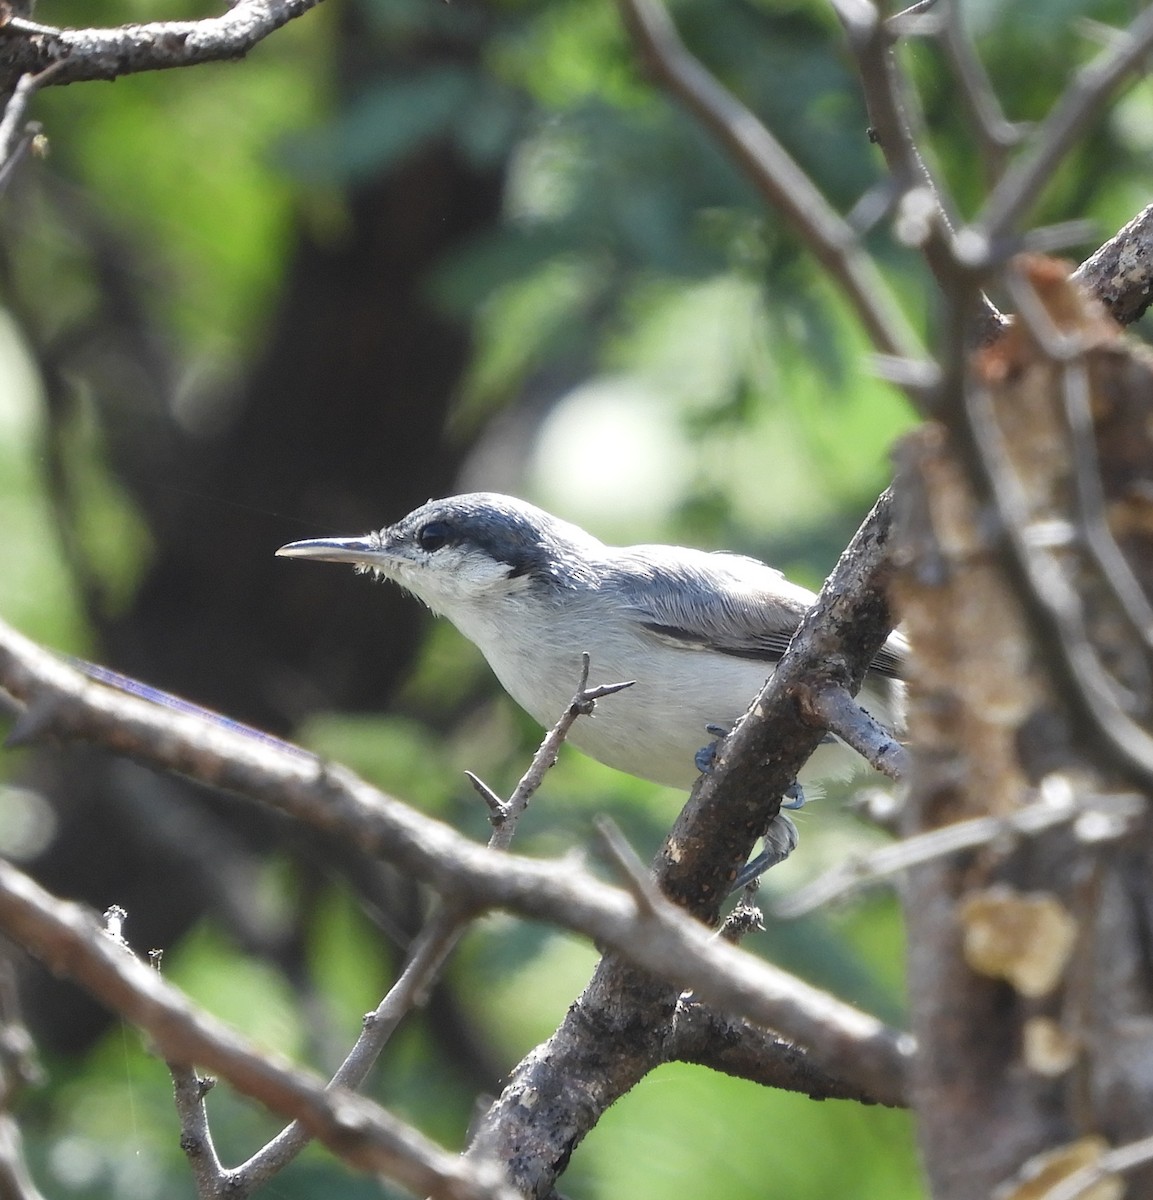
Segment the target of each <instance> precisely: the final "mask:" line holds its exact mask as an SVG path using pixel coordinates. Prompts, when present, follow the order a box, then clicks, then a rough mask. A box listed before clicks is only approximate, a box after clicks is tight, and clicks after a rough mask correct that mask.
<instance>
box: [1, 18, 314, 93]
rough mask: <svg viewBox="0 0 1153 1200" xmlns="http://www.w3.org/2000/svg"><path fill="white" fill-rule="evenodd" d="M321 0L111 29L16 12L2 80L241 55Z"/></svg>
mask: <svg viewBox="0 0 1153 1200" xmlns="http://www.w3.org/2000/svg"><path fill="white" fill-rule="evenodd" d="M319 3H320V0H238V3H237V4H236V5H235V6H234V7H232V8H231V9H230V10H229V11H228V12H227V13H224V14H222V15H221V16H218V17H204V18H203V19H201V20H199V21H150V22H146V23H145V24H142V25H121V26H117V27H115V28H112V29H57V28H54V27H53V26H50V25H40V24H37V23H35V22H32V21H25V20H23V19H22V18H19V17H14V18H12V20H10V21H9V22H8V23H7V24H6V25H4V26H3V27H0V79H8V80H15V79H17V78H18V77H19V76H21V75H35V74H38V73H39V72H42V71H43V70H44V69H45V68H46V67H48V66H51V65H53V64H59V67H58V69H57V71H56V73H55V75H54V76H53V78H52V80H51V82H52V83H53V84H64V83H79V82H81V81H83V80H92V79H105V80H108V79H117V78H119V77H120V76H121V75H132V74H135V73H137V72H139V71H162V70H168V69H170V68H172V67H192V66H196V65H198V64H200V63H206V62H220V61H226V60H230V59H237V58H243V57H244V55H245V54H247V53H248V51H249V50H251V49H252V48H253V47H254V46H255V45H257V43H259V42H260V41H262V40H263V39H264V38H266V37H268V35H269V34H270V33H274V32H275V31H276V30H277V29H279V28H280V27H281V26H282V25H286V24H287V23H288V22H289V21H291V20H293V19H294V18H296V17H299V16H302V15H303V14H304V13H306V12H308V10H309V9H311V8H315V7H316V5H317V4H319Z"/></svg>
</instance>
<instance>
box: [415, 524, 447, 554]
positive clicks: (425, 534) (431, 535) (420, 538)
mask: <svg viewBox="0 0 1153 1200" xmlns="http://www.w3.org/2000/svg"><path fill="white" fill-rule="evenodd" d="M451 534H452V527H451V526H450V525H449V523H448V522H447V521H429V523H428V524H427V525H425V526H423V527H422V528H421V530H420V531H419V532H418V533H417V535H416V544H417V545H418V546H419V547H420V548H421V549H422V550H423V551H425V553H427V554H431V553H432V552H433V551H434V550H439V549H440V548H441V546H443V545H445V544H446V543H447V542H448V540H449V537H450V536H451Z"/></svg>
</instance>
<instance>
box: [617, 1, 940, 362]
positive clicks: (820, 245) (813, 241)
mask: <svg viewBox="0 0 1153 1200" xmlns="http://www.w3.org/2000/svg"><path fill="white" fill-rule="evenodd" d="M620 8H621V13H622V15H623V17H624V22H625V26H626V27H627V29H628V30H629V33H630V34H631V35H632V38H633V40H634V42H635V43H636V46H637V49H638V50H639V52H640V54H641V56H642V58H643V59H644V61H645V63H646V64H647V66H648V68H649V70H650V71H651V72H652V74H653V76H654V77H655V78H656V79H657V80H658V81H659V82H660V83H661V84H662V85H663V86H664V87H665V88H667V89H668V91H669V92H670V93H672V94H673V95H674V96H675V97H676V98H677V99H678V100H680V102H681V103H682V104H683V105H684V106H685V107H686V108H687V109H688V110H689V111H690V112H691V113H692V114H693V115H694V116H695V117H696V118H697V119H698V120H699V121H700V122H701V124H702V125H703V126H704V127H705V128H706V129H707V130H708V131H709V132H711V133H712V134H713V135H714V137H716V139H717V140H718V141H719V142H720V143H721V144H722V145H723V146H724V147H725V148H726V149H727V150H728V151H729V153H730V154H731V155H732V156H733V158H734V159H735V160H736V162H737V165H738V166H739V167H740V168H741V170H742V171H744V173H745V174H746V176H748V178H749V179H750V180H751V181H752V182H753V184H754V186H755V187H756V188H757V189H758V190H759V191H760V193H761V195H762V196H763V197H764V198H765V200H766V201H767V202H768V203H769V204H770V205H771V206H772V207H773V208H774V209H776V210H777V211H779V212H780V213H781V214H782V215H783V216H784V217H785V219H786V220H787V221H788V222H789V223H790V224H791V225H792V227H793V229H794V230H795V231H796V233H797V234H798V236H799V237H800V238H801V239H802V240H803V241H804V242H805V244H806V245H807V246H808V247H809V249H810V250H811V251H812V252H813V253H814V254H815V255H816V257H817V259H818V260H819V261H820V262H821V264H822V265H823V266H824V267H825V268H826V269H827V270H828V272H829V274H830V276H831V277H832V278H833V279H834V280H835V281H836V282H837V283H838V285H839V286H840V288H841V290H842V292H843V293H844V294H845V296H846V297H847V298H848V300H849V302H850V303H851V304H852V306H853V308H854V309H855V311H856V313H857V316H858V317H859V318H860V321H861V324H862V325H863V326H864V328H865V331H866V332H867V333H868V335H869V337H870V338H871V339H872V341H873V344H874V346H875V347H876V348H877V349H878V350H879V351H880V352H881V353H882V354H888V355H895V356H896V357H899V358H908V359H914V360H919V359H921V358H923V357H924V352H923V350H922V348H921V345H920V340H919V339H918V337H917V335H916V334H915V333H914V332H913V330H912V328H911V326H910V325H909V323H908V321H907V320H906V319H905V315H904V313H902V312H901V309H900V307H899V306H898V304H897V303H896V301H895V300H894V298H893V295H892V292H891V291H890V289H889V286H888V284H887V283H886V282H885V279H884V277H883V276H882V275H881V274H880V272H879V271H878V270H877V269H876V266H875V264H874V263H873V261H872V259H871V258H870V257H869V256H868V254H866V253H865V252H864V250H863V249H862V248H861V245H860V242H859V241H858V239H857V236H856V234H855V233H854V232H853V229H852V227H851V226H850V225H849V224H848V223H847V222H846V221H844V220H843V219H842V218H841V217H840V216H838V214H837V213H836V212H835V211H834V210H833V208H832V207H831V206H830V205H829V203H828V201H827V200H826V199H825V197H824V196H823V195H822V194H821V192H820V191H819V189H818V188H817V187H816V186H815V185H814V184H813V182H812V180H811V179H809V177H808V176H807V175H806V174H805V173H804V171H802V170H801V168H800V167H799V166H798V165H797V163H796V162H794V160H793V159H792V158H791V157H790V156H789V154H788V152H787V151H786V150H785V148H784V147H783V146H782V145H781V144H780V143H779V142H778V141H777V140H776V138H774V137H773V135H772V134H771V133H770V132H769V131H768V129H766V128H765V126H764V125H763V124H762V123H761V122H760V121H758V120H757V118H756V117H755V116H754V115H753V113H751V112H750V111H749V110H748V109H747V108H746V107H745V106H744V105H743V104H741V103H740V102H739V101H738V100H737V99H736V98H735V97H734V96H733V95H731V94H730V93H729V92H728V91H726V90H725V88H723V87H722V86H721V84H720V83H719V82H718V81H717V80H716V79H715V78H714V77H713V76H712V75H710V74H709V72H708V71H706V70H705V68H704V67H703V66H701V64H700V63H699V62H698V61H697V60H696V59H695V58H694V57H693V56H692V55H691V54H690V53H689V52H688V50H687V49H686V48H685V46H684V44H683V43H682V42H681V40H680V38H679V37H678V36H677V33H676V30H675V28H674V27H673V24H672V22H671V21H670V20H669V16H668V13H667V12H666V11H665V9H664V8H663V7H662V6H661V4H660V0H620Z"/></svg>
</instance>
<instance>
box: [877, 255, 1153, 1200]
mask: <svg viewBox="0 0 1153 1200" xmlns="http://www.w3.org/2000/svg"><path fill="white" fill-rule="evenodd" d="M1028 269H1029V270H1030V271H1031V272H1032V275H1033V284H1034V287H1035V288H1036V289H1037V291H1038V292H1039V293H1040V294H1041V295H1042V298H1043V301H1044V303H1045V305H1046V307H1047V309H1048V311H1049V316H1050V319H1051V320H1052V321H1053V322H1054V324H1055V325H1056V326H1057V327H1058V328H1059V329H1061V330H1062V331H1063V332H1066V333H1068V334H1077V335H1078V336H1081V337H1084V338H1085V339H1087V340H1088V341H1089V342H1090V343H1091V344H1092V347H1093V348H1092V349H1090V350H1089V351H1088V354H1087V366H1088V371H1089V381H1090V384H1089V395H1090V396H1091V400H1090V407H1091V413H1092V420H1093V425H1094V430H1095V442H1096V448H1097V455H1098V456H1099V458H1100V467H1101V477H1102V479H1103V483H1104V489H1105V500H1106V506H1107V512H1108V517H1109V525H1110V528H1111V531H1112V533H1113V535H1114V536H1115V537H1116V538H1117V540H1118V542H1119V543H1120V545H1121V548H1122V549H1123V551H1124V553H1125V556H1126V558H1127V560H1128V562H1129V564H1130V566H1131V568H1132V569H1133V571H1134V572H1135V574H1136V576H1137V578H1138V579H1139V580H1140V583H1141V586H1142V587H1143V589H1144V591H1145V593H1146V594H1153V536H1151V535H1153V522H1150V521H1149V520H1148V516H1149V513H1150V511H1153V510H1151V508H1150V496H1153V436H1151V434H1153V366H1151V365H1150V360H1149V358H1148V356H1147V355H1146V354H1145V353H1144V352H1142V351H1141V350H1139V349H1136V348H1133V347H1131V346H1129V345H1128V344H1127V343H1126V342H1125V341H1124V340H1123V339H1122V338H1121V337H1120V335H1119V334H1118V333H1117V332H1116V330H1115V329H1114V328H1113V327H1111V325H1110V324H1109V323H1107V321H1106V320H1105V319H1104V318H1103V317H1102V316H1101V315H1100V313H1099V311H1098V310H1097V309H1096V308H1095V307H1094V306H1092V305H1090V304H1089V303H1088V302H1086V301H1083V300H1082V298H1081V297H1080V295H1079V294H1078V293H1077V292H1076V291H1075V290H1074V289H1073V288H1071V287H1068V286H1067V285H1066V284H1065V283H1064V282H1063V272H1061V273H1060V276H1059V277H1058V275H1057V274H1055V272H1054V269H1053V267H1052V265H1051V264H1040V263H1034V264H1031V265H1030V267H1029V268H1028ZM1067 386H1068V385H1067V380H1066V377H1065V375H1064V374H1063V368H1062V367H1061V366H1060V364H1058V363H1056V362H1053V361H1051V360H1050V359H1048V358H1046V356H1045V355H1044V353H1042V351H1041V349H1040V348H1039V346H1038V345H1037V343H1036V342H1035V340H1034V339H1033V338H1032V337H1030V336H1029V335H1028V333H1027V332H1026V331H1025V329H1024V328H1023V327H1022V326H1018V328H1017V329H1016V330H1015V331H1014V332H1013V333H1012V334H1010V335H1009V336H1008V337H1006V338H1003V339H1002V340H1001V341H1000V342H998V343H997V344H996V345H995V346H993V347H991V348H989V349H987V350H985V351H982V352H981V354H980V355H979V356H978V357H977V359H976V361H975V362H974V363H973V364H972V369H971V376H970V378H969V379H968V381H967V388H968V391H969V403H970V406H971V408H972V405H973V404H974V400H973V397H974V396H979V395H980V394H984V395H985V396H987V397H988V399H989V400H990V402H991V405H992V412H993V414H994V425H995V427H996V430H997V431H998V433H997V436H998V438H999V440H1000V442H1001V444H1002V446H1003V449H1004V462H1003V463H1002V464H1001V466H1000V468H999V470H1000V471H1001V473H1002V475H1005V474H1007V475H1009V476H1011V477H1012V479H1014V480H1015V484H1014V494H1015V495H1016V496H1017V498H1018V500H1019V502H1020V505H1021V512H1022V514H1023V516H1024V519H1025V522H1026V524H1027V527H1028V529H1029V530H1030V535H1031V537H1032V539H1033V541H1034V542H1035V544H1036V545H1037V546H1038V547H1039V550H1038V552H1039V553H1040V554H1042V555H1044V556H1046V561H1047V563H1048V565H1049V566H1050V567H1052V569H1053V570H1055V571H1058V572H1060V573H1061V574H1062V576H1063V577H1064V578H1065V579H1067V580H1071V581H1072V582H1073V584H1074V586H1075V589H1076V593H1077V595H1078V596H1079V598H1080V604H1081V610H1082V616H1083V624H1084V628H1085V630H1086V633H1087V637H1088V640H1089V641H1090V642H1091V643H1092V646H1093V648H1094V650H1095V652H1096V654H1097V655H1098V657H1099V659H1100V660H1101V661H1102V662H1104V663H1105V664H1106V665H1107V666H1108V668H1109V670H1110V674H1111V675H1112V677H1113V679H1114V680H1117V681H1118V684H1117V686H1118V687H1119V688H1123V689H1125V693H1126V695H1127V697H1128V698H1129V705H1128V707H1129V708H1130V709H1131V711H1132V712H1133V713H1134V714H1135V715H1138V716H1142V715H1143V716H1147V715H1148V713H1149V706H1150V685H1149V672H1148V652H1147V647H1146V646H1145V645H1144V644H1143V643H1142V640H1141V638H1140V637H1139V636H1138V634H1137V632H1136V630H1135V629H1134V628H1133V626H1132V625H1131V624H1130V623H1129V622H1127V621H1126V620H1125V618H1124V617H1123V615H1122V613H1121V609H1120V606H1119V604H1118V601H1117V596H1116V593H1115V592H1114V590H1113V588H1112V587H1111V586H1110V585H1109V584H1108V582H1107V581H1106V580H1105V579H1104V577H1103V574H1102V571H1101V568H1100V564H1099V563H1098V561H1097V560H1096V559H1095V558H1094V556H1093V555H1092V554H1091V553H1090V552H1089V549H1088V540H1089V538H1088V534H1087V532H1086V528H1087V525H1086V521H1085V518H1084V514H1083V512H1082V510H1081V507H1080V502H1079V501H1078V499H1077V497H1078V494H1079V491H1078V486H1077V481H1076V478H1075V474H1074V471H1075V465H1074V464H1075V462H1078V463H1079V465H1080V466H1081V467H1085V466H1086V465H1089V466H1091V465H1092V464H1091V463H1089V464H1086V462H1085V461H1084V456H1083V454H1080V453H1079V452H1076V451H1075V449H1074V447H1073V444H1072V438H1071V435H1070V426H1069V421H1068V420H1067V417H1066V414H1065V397H1066V387H1067ZM949 420H950V424H949V429H948V430H946V428H944V427H943V426H942V425H928V426H926V427H924V428H922V429H921V430H919V431H918V432H917V433H916V434H915V435H914V436H913V437H911V438H910V439H908V441H907V442H906V443H905V445H904V448H903V452H902V456H901V458H902V463H901V466H902V471H901V482H900V488H899V494H900V495H901V498H902V499H901V518H900V529H901V540H902V543H903V545H902V560H903V569H902V571H901V573H900V577H899V582H898V588H897V590H898V595H899V602H900V608H901V611H902V612H903V614H904V616H905V621H906V625H907V630H908V633H909V636H910V640H911V643H912V645H913V649H914V659H913V661H914V663H915V667H914V670H915V675H914V677H913V679H912V681H911V693H910V708H909V726H910V727H909V732H910V737H911V740H912V743H913V745H914V747H915V772H914V777H913V781H912V783H913V788H912V803H911V804H910V806H909V809H908V813H907V822H906V829H905V832H908V833H911V832H917V831H924V830H928V829H933V828H937V827H939V826H942V825H945V824H948V823H950V822H953V821H956V820H959V819H962V818H964V817H969V816H975V815H983V814H1004V813H1007V812H1010V811H1012V810H1014V809H1017V808H1019V807H1021V806H1023V805H1024V804H1026V803H1029V802H1033V801H1036V800H1037V798H1038V796H1043V795H1044V794H1045V793H1044V789H1046V788H1055V789H1059V790H1062V791H1065V790H1067V789H1073V791H1074V793H1075V794H1076V795H1077V796H1078V797H1083V798H1084V799H1085V801H1086V803H1088V801H1089V800H1090V798H1091V797H1092V795H1093V794H1095V793H1101V792H1107V791H1110V790H1115V789H1118V788H1125V789H1128V788H1130V787H1132V782H1131V780H1128V779H1126V778H1125V777H1124V776H1123V775H1122V774H1121V773H1120V772H1119V771H1118V763H1117V760H1116V758H1115V757H1114V756H1112V755H1111V754H1110V753H1109V752H1108V750H1107V749H1106V748H1105V747H1103V746H1102V743H1101V739H1100V738H1099V737H1096V736H1094V735H1093V731H1092V728H1091V723H1090V722H1089V721H1088V720H1086V719H1085V702H1084V700H1083V699H1079V698H1077V697H1075V696H1074V695H1073V694H1072V692H1071V690H1070V684H1069V679H1068V675H1067V671H1066V670H1065V665H1064V664H1065V656H1064V652H1063V651H1061V649H1060V647H1059V646H1058V645H1057V644H1055V641H1054V638H1053V636H1052V634H1051V633H1047V632H1046V627H1045V625H1044V623H1043V622H1041V621H1040V619H1039V613H1038V608H1039V606H1038V604H1037V603H1036V598H1035V596H1032V595H1030V593H1029V590H1028V589H1027V588H1026V587H1025V584H1024V581H1023V579H1022V577H1021V571H1020V570H1019V569H1018V566H1017V565H1016V564H1015V562H1014V561H1013V560H1012V559H1011V557H1010V556H1009V555H1008V554H1007V553H1006V545H1005V528H1004V525H1003V524H1001V523H1000V522H999V521H998V520H996V519H994V518H993V516H992V513H991V505H990V497H989V495H988V494H987V493H986V492H985V491H984V489H983V488H982V486H981V484H980V483H979V482H978V483H976V484H975V483H974V472H973V471H972V470H971V468H972V448H971V446H969V445H965V444H964V443H965V442H966V438H965V434H964V428H965V418H963V417H962V415H961V413H960V411H959V410H958V411H956V412H954V413H952V414H950V418H949ZM976 474H978V475H979V472H977V473H976ZM1085 832H1086V831H1085V829H1084V828H1081V829H1079V828H1078V826H1076V825H1075V826H1074V827H1073V828H1072V829H1061V830H1057V831H1050V832H1047V833H1045V834H1043V835H1041V836H1039V837H1036V838H1032V839H1028V840H1021V841H1017V840H1007V841H1005V842H1004V844H998V843H993V844H991V845H989V846H988V847H986V848H985V849H983V850H981V851H979V852H974V853H971V854H968V855H966V856H964V857H957V858H954V859H951V860H943V861H941V862H939V863H935V864H932V865H929V866H924V867H921V868H919V869H917V870H916V871H914V872H912V873H911V875H910V878H909V879H908V881H907V886H906V888H905V894H904V901H905V909H906V914H907V920H908V924H909V947H910V950H909V954H910V960H909V993H910V1002H911V1006H912V1015H913V1032H914V1033H915V1034H916V1036H917V1038H918V1042H919V1046H920V1049H919V1053H918V1055H917V1057H916V1060H915V1067H914V1081H913V1090H914V1105H915V1107H916V1108H917V1110H918V1114H919V1122H920V1136H921V1145H922V1150H923V1154H924V1157H925V1161H926V1166H927V1169H928V1173H929V1177H930V1180H931V1187H932V1194H933V1196H934V1200H970V1198H973V1200H975V1198H976V1197H988V1196H990V1195H991V1194H993V1193H994V1191H995V1190H996V1189H997V1188H998V1187H999V1186H1002V1185H1005V1186H1006V1189H1007V1190H1006V1191H1005V1192H1004V1193H999V1194H1004V1195H1006V1196H1022V1197H1023V1196H1025V1195H1027V1194H1031V1193H1028V1192H1027V1191H1025V1190H1020V1189H1023V1186H1024V1184H1023V1181H1024V1177H1025V1173H1026V1165H1027V1164H1032V1168H1034V1169H1035V1168H1037V1167H1039V1166H1040V1165H1041V1164H1042V1163H1045V1162H1048V1163H1049V1164H1050V1169H1051V1170H1052V1171H1055V1172H1056V1173H1057V1175H1056V1176H1049V1177H1048V1178H1049V1182H1050V1183H1052V1182H1055V1178H1056V1177H1059V1176H1060V1174H1061V1173H1062V1172H1063V1171H1066V1167H1064V1166H1060V1165H1058V1166H1053V1165H1052V1164H1053V1162H1054V1161H1057V1160H1062V1161H1063V1159H1062V1156H1064V1155H1067V1157H1068V1162H1069V1164H1070V1166H1069V1167H1068V1169H1071V1166H1072V1165H1076V1163H1077V1162H1078V1161H1081V1159H1079V1158H1078V1154H1079V1153H1080V1152H1081V1150H1082V1149H1083V1148H1084V1147H1089V1150H1088V1151H1086V1152H1087V1153H1090V1154H1092V1153H1096V1150H1094V1149H1093V1147H1094V1146H1096V1143H1093V1142H1087V1141H1084V1140H1083V1139H1087V1138H1092V1137H1094V1136H1100V1137H1103V1138H1104V1139H1105V1143H1107V1144H1111V1145H1114V1146H1115V1145H1118V1144H1121V1143H1124V1142H1126V1141H1129V1140H1131V1139H1133V1138H1135V1137H1137V1136H1140V1135H1144V1134H1145V1133H1147V1131H1148V1119H1147V1117H1148V1114H1149V1113H1150V1112H1151V1111H1153V1071H1150V1069H1149V1067H1150V1063H1151V1062H1153V970H1151V968H1150V962H1149V955H1148V949H1149V946H1150V944H1151V942H1150V932H1151V930H1150V923H1149V917H1150V912H1151V908H1150V903H1151V901H1153V886H1151V884H1150V879H1151V878H1153V875H1151V874H1150V866H1151V865H1153V864H1151V863H1150V852H1149V848H1148V844H1147V837H1148V829H1147V827H1146V826H1145V825H1144V824H1143V825H1142V826H1141V828H1131V829H1128V830H1123V831H1115V832H1120V834H1121V835H1120V836H1117V837H1110V838H1107V839H1106V840H1104V841H1099V842H1098V841H1093V840H1091V839H1090V838H1088V837H1086V836H1085ZM1071 1147H1076V1148H1077V1150H1076V1152H1074V1151H1071V1150H1070V1148H1071ZM1132 1188H1133V1190H1132V1192H1131V1193H1130V1194H1131V1195H1135V1196H1138V1195H1149V1194H1150V1188H1153V1173H1150V1172H1148V1171H1146V1172H1145V1173H1141V1174H1137V1175H1135V1176H1133V1177H1132Z"/></svg>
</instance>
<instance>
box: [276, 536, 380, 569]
mask: <svg viewBox="0 0 1153 1200" xmlns="http://www.w3.org/2000/svg"><path fill="white" fill-rule="evenodd" d="M276 556H277V558H315V559H316V560H317V561H319V562H341V563H354V564H356V565H358V566H372V565H373V563H374V562H379V561H380V560H381V559H382V558H386V557H387V555H385V554H383V553H382V552H381V548H380V546H379V545H378V544H377V543H376V542H374V541H372V540H371V539H370V538H367V537H353V538H313V539H312V540H310V541H307V542H289V543H288V545H287V546H281V547H280V549H279V550H277V552H276Z"/></svg>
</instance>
